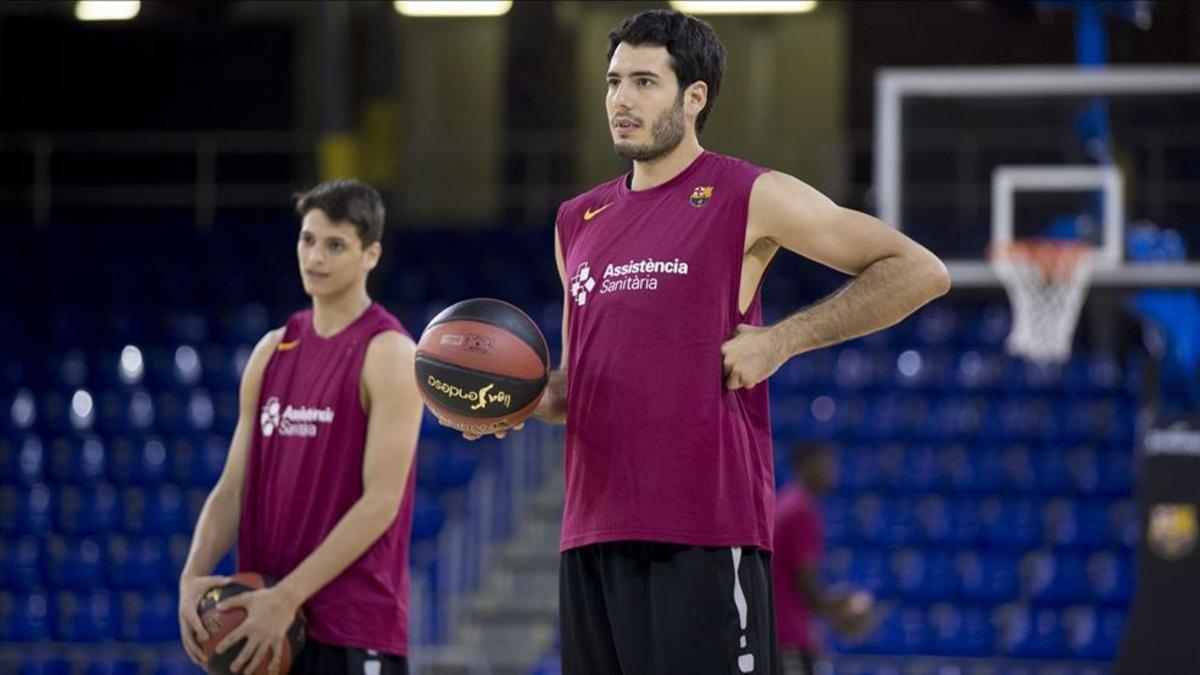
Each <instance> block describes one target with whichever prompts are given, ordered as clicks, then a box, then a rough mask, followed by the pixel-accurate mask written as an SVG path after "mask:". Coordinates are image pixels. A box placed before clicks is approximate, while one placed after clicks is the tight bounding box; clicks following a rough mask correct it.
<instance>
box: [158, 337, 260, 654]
mask: <svg viewBox="0 0 1200 675" xmlns="http://www.w3.org/2000/svg"><path fill="white" fill-rule="evenodd" d="M282 338H283V329H282V328H279V329H276V330H273V331H271V332H269V333H267V334H266V335H264V336H263V338H262V339H261V340H259V342H258V344H257V345H255V347H254V351H253V352H251V354H250V359H249V360H248V361H247V363H246V370H245V372H244V373H243V374H242V383H241V387H240V391H239V393H238V396H239V401H238V421H237V426H236V427H235V428H234V431H233V438H232V439H231V440H230V442H229V454H228V455H227V457H226V459H225V468H224V469H223V470H222V471H221V477H220V479H219V480H217V484H216V486H215V487H213V490H212V492H210V493H209V495H208V499H206V500H205V502H204V508H203V509H202V510H201V511H200V519H199V520H198V521H197V523H196V532H195V534H194V535H193V536H192V545H191V550H189V551H188V557H187V562H186V563H185V564H184V567H183V574H181V575H180V578H179V632H180V635H181V637H182V639H183V648H184V650H185V651H186V652H187V655H188V658H190V659H191V660H192V661H193V662H195V663H197V664H203V662H204V652H203V650H202V649H201V648H200V644H201V643H203V642H204V641H205V640H207V639H208V632H207V631H206V630H204V624H203V623H202V622H201V621H200V615H199V614H198V613H197V611H196V607H197V603H198V602H199V601H200V596H202V595H203V594H204V593H205V592H206V591H208V589H210V588H212V587H213V586H220V585H221V584H224V583H227V582H228V579H226V578H224V577H213V576H208V575H209V574H210V573H211V572H212V570H213V568H214V567H216V566H217V562H218V561H219V560H220V559H221V557H222V556H224V555H225V553H226V552H227V551H229V548H230V547H231V546H233V542H234V539H236V538H237V530H238V521H239V519H240V518H241V511H242V482H243V479H244V478H245V475H246V458H247V457H248V456H249V454H250V440H251V438H252V436H253V433H254V425H255V424H257V423H258V419H257V417H256V415H257V412H258V395H259V391H260V389H261V388H262V377H263V371H264V370H265V369H266V367H267V362H268V361H269V360H270V359H271V354H273V353H274V352H275V348H276V347H277V346H278V345H279V341H280V340H281V339H282Z"/></svg>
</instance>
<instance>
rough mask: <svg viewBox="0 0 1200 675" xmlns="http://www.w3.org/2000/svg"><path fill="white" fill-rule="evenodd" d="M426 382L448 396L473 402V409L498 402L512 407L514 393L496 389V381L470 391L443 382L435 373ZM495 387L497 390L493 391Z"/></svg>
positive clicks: (506, 406)
mask: <svg viewBox="0 0 1200 675" xmlns="http://www.w3.org/2000/svg"><path fill="white" fill-rule="evenodd" d="M426 384H428V385H429V387H430V388H432V389H433V390H435V391H438V392H441V393H442V394H443V395H445V396H446V398H449V399H452V400H457V401H467V402H469V403H471V404H472V405H471V407H470V409H471V410H483V409H485V408H487V407H488V406H490V405H492V404H496V405H497V406H501V405H502V406H504V407H505V408H506V409H507V408H511V407H512V394H509V393H508V392H506V391H504V390H502V389H496V383H495V382H492V383H491V384H487V385H484V386H482V387H480V388H479V389H475V390H470V391H468V390H466V389H463V388H462V387H459V386H457V385H453V384H450V383H448V382H442V381H441V380H439V379H437V378H436V377H434V376H433V375H429V376H428V378H427V379H426ZM493 389H496V390H495V391H492V390H493Z"/></svg>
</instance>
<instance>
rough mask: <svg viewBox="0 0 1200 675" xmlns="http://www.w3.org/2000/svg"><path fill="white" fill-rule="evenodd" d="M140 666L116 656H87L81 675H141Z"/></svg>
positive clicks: (137, 663) (135, 661)
mask: <svg viewBox="0 0 1200 675" xmlns="http://www.w3.org/2000/svg"><path fill="white" fill-rule="evenodd" d="M141 672H142V670H141V664H140V663H139V662H138V661H137V660H136V659H134V658H129V657H121V656H119V655H118V654H109V655H105V654H103V653H101V654H89V655H88V660H87V662H86V663H85V664H84V667H83V675H141Z"/></svg>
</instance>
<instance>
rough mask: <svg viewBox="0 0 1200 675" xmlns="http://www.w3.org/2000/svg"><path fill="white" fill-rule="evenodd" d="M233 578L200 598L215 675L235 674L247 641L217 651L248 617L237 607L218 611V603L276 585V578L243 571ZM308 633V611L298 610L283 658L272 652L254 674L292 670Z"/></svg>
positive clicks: (210, 664) (206, 652)
mask: <svg viewBox="0 0 1200 675" xmlns="http://www.w3.org/2000/svg"><path fill="white" fill-rule="evenodd" d="M232 579H233V581H232V582H230V583H228V584H225V585H224V586H215V587H213V588H211V589H209V590H208V592H207V593H205V594H204V595H203V596H202V597H201V598H200V607H199V612H200V621H202V622H203V623H204V629H205V630H207V631H208V641H207V642H205V643H204V644H203V645H201V647H203V648H204V656H205V658H207V659H208V672H209V673H210V674H211V675H231V674H232V671H231V670H230V669H229V668H230V666H232V665H233V662H234V661H235V660H236V659H237V657H238V654H240V653H241V652H242V647H243V646H244V645H245V644H246V641H245V640H242V641H241V642H239V643H237V644H235V645H234V646H233V647H232V648H230V649H227V650H225V652H224V653H221V654H218V653H217V645H219V644H221V640H222V639H224V638H225V636H226V635H228V634H229V632H230V631H232V630H233V629H234V628H237V627H238V625H239V624H241V623H242V621H243V620H244V619H245V618H246V610H244V609H242V608H240V607H235V608H233V609H230V610H226V611H218V610H217V603H219V602H221V601H222V600H228V599H229V598H232V597H233V596H235V595H241V594H242V593H248V592H250V591H256V590H258V589H260V588H266V587H268V586H274V585H275V580H274V579H272V578H270V577H264V576H263V575H261V574H257V573H254V572H239V573H237V574H235V575H233V577H232ZM304 634H305V627H304V614H303V613H302V612H297V613H296V619H295V621H292V625H291V627H289V628H288V632H287V640H285V641H284V643H283V653H282V654H280V655H279V659H278V660H276V659H275V655H274V654H268V655H267V658H266V660H264V661H263V662H262V663H260V664H259V666H258V668H256V669H255V670H254V672H253V673H251V674H250V675H281V674H282V673H286V672H288V671H289V670H291V668H292V661H293V659H294V658H295V657H296V656H298V655H299V654H300V650H301V649H303V648H304Z"/></svg>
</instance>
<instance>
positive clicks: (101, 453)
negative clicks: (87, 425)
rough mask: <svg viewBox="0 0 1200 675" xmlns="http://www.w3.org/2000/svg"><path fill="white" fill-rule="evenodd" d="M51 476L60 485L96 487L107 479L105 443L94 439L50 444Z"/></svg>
mask: <svg viewBox="0 0 1200 675" xmlns="http://www.w3.org/2000/svg"><path fill="white" fill-rule="evenodd" d="M50 476H51V478H52V479H53V480H54V482H55V483H58V484H59V485H97V484H99V483H103V482H104V481H105V479H106V478H107V471H106V461H105V448H104V443H103V442H102V441H101V440H100V438H99V437H97V436H90V435H89V436H85V437H82V438H79V437H69V436H61V437H59V438H56V439H54V440H53V441H52V442H51V444H50Z"/></svg>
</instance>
